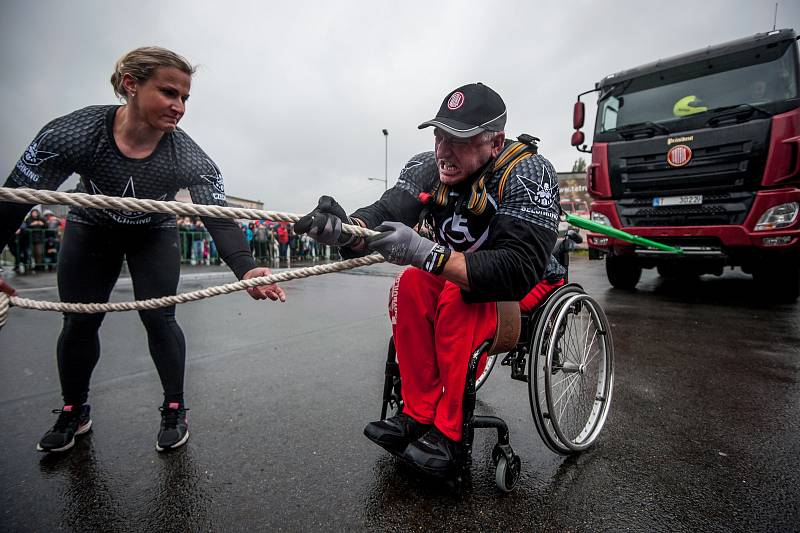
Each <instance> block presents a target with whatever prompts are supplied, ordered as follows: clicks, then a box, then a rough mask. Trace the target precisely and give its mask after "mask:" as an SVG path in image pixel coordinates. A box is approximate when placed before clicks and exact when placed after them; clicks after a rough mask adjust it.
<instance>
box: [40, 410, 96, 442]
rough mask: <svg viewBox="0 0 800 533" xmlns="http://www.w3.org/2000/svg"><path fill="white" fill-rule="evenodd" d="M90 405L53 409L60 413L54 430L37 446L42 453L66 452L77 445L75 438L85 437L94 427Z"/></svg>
mask: <svg viewBox="0 0 800 533" xmlns="http://www.w3.org/2000/svg"><path fill="white" fill-rule="evenodd" d="M90 409H91V408H90V407H89V406H88V405H65V406H64V407H62V408H61V409H53V412H54V413H59V415H58V420H56V424H55V425H54V426H53V428H52V429H51V430H50V431H48V432H47V433H45V434H44V436H43V437H42V440H40V441H39V444H37V445H36V449H37V450H39V451H40V452H65V451H67V450H69V449H70V448H72V447H73V446H74V445H75V436H76V435H83V434H84V433H86V432H87V431H89V429H91V427H92V419H91V417H90V416H89V411H90Z"/></svg>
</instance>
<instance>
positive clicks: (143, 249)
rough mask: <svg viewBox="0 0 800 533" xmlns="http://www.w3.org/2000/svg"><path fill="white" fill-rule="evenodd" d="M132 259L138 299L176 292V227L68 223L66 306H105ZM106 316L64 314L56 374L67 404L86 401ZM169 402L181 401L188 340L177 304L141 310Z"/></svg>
mask: <svg viewBox="0 0 800 533" xmlns="http://www.w3.org/2000/svg"><path fill="white" fill-rule="evenodd" d="M123 257H126V258H127V261H128V269H129V270H130V274H131V279H132V280H133V293H134V295H135V297H136V299H137V300H143V299H146V298H157V297H161V296H169V295H173V294H175V292H176V290H177V288H178V279H179V278H180V243H179V240H178V230H177V228H147V227H116V228H105V227H100V226H90V225H86V224H80V223H75V222H68V223H67V226H66V228H65V231H64V237H63V240H62V243H61V249H60V251H59V257H58V292H59V295H60V297H61V301H63V302H77V303H90V302H107V301H108V298H109V295H110V294H111V290H112V289H113V288H114V285H115V284H116V282H117V278H118V277H119V273H120V270H121V269H122V259H123ZM104 317H105V313H97V314H83V313H64V328H63V329H62V330H61V335H60V336H59V338H58V348H57V355H58V373H59V376H60V379H61V391H62V394H63V396H64V403H65V404H66V405H80V404H83V403H86V400H87V399H88V395H89V379H90V378H91V376H92V371H93V370H94V367H95V365H96V364H97V361H98V359H99V358H100V338H99V335H98V330H99V329H100V324H101V323H102V322H103V318H104ZM139 317H140V318H141V320H142V323H143V324H144V327H145V329H146V330H147V341H148V344H149V347H150V355H151V357H152V358H153V362H154V363H155V365H156V369H157V370H158V375H159V377H160V378H161V385H162V386H163V388H164V402H165V404H166V403H167V402H180V403H183V374H184V369H185V365H186V342H185V340H184V338H183V332H182V331H181V328H180V326H178V323H177V322H176V321H175V306H174V305H173V306H170V307H162V308H160V309H154V310H146V311H139Z"/></svg>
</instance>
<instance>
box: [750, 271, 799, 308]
mask: <svg viewBox="0 0 800 533" xmlns="http://www.w3.org/2000/svg"><path fill="white" fill-rule="evenodd" d="M753 280H754V281H755V283H756V285H757V290H758V292H759V293H760V294H763V295H765V296H766V297H767V298H769V300H770V301H771V302H773V303H792V302H796V301H797V298H798V297H800V265H791V264H789V265H781V266H775V265H772V266H770V268H759V269H756V270H754V271H753Z"/></svg>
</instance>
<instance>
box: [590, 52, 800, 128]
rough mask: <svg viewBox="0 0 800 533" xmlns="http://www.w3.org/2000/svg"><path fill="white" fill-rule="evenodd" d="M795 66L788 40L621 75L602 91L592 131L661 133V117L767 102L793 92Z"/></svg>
mask: <svg viewBox="0 0 800 533" xmlns="http://www.w3.org/2000/svg"><path fill="white" fill-rule="evenodd" d="M776 52H778V53H776ZM769 55H771V56H772V57H771V59H770V58H769V57H767V58H766V59H767V61H765V60H764V59H765V56H769ZM797 72H798V67H797V48H796V45H795V44H794V43H791V44H790V45H788V46H787V47H786V48H785V50H780V51H773V52H772V54H769V53H764V54H762V53H757V52H756V51H750V52H749V53H740V54H737V56H735V57H734V56H730V57H722V58H717V59H716V60H714V61H713V62H709V61H703V62H697V63H692V64H689V65H682V66H680V67H676V68H674V69H671V70H670V71H662V72H657V73H654V74H649V75H646V76H642V77H640V78H633V79H630V80H625V81H621V82H620V83H618V84H617V85H614V86H611V87H606V88H605V90H604V92H603V93H602V94H601V97H600V101H599V102H598V114H597V121H596V123H595V124H596V125H595V133H604V132H611V131H615V130H618V129H619V133H620V134H622V133H623V132H625V131H634V130H636V131H638V130H640V129H642V130H647V131H650V132H653V133H652V134H656V133H665V132H666V130H665V129H664V124H665V123H667V125H666V126H667V127H669V123H670V122H673V121H682V120H683V119H685V118H686V117H690V116H694V115H699V114H700V113H706V115H705V116H709V115H710V114H713V112H714V111H715V110H719V109H720V108H731V107H735V106H739V105H743V104H748V105H750V106H755V107H758V108H759V109H764V106H765V105H766V106H767V108H769V107H770V106H769V104H771V103H775V102H784V101H786V100H789V99H793V98H797V97H798V87H797V76H798V74H797Z"/></svg>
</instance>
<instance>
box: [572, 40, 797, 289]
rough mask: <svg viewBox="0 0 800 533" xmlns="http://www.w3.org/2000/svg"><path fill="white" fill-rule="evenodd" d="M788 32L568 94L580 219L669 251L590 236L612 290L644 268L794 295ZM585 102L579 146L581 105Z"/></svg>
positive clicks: (792, 71) (633, 280)
mask: <svg viewBox="0 0 800 533" xmlns="http://www.w3.org/2000/svg"><path fill="white" fill-rule="evenodd" d="M797 39H798V37H797V36H796V35H795V32H794V31H793V30H791V29H784V30H774V31H771V32H766V33H759V34H756V35H754V36H752V37H747V38H744V39H739V40H736V41H731V42H727V43H723V44H720V45H717V46H710V47H707V48H703V49H701V50H697V51H694V52H689V53H686V54H682V55H679V56H675V57H671V58H669V59H662V60H658V61H656V62H654V63H649V64H647V65H642V66H640V67H636V68H633V69H630V70H624V71H622V72H618V73H616V74H612V75H610V76H606V77H605V78H603V79H602V80H601V81H599V82H598V83H596V84H595V88H594V89H593V90H591V91H586V92H584V93H581V94H580V95H578V101H577V102H576V103H575V107H574V110H573V127H574V129H575V130H576V131H575V132H574V133H573V136H572V145H573V146H575V147H576V148H577V149H578V150H580V151H583V152H591V154H592V163H591V165H590V166H589V167H588V169H587V187H588V190H589V194H590V195H591V196H592V198H593V202H592V205H591V214H590V216H591V219H592V220H594V221H595V222H598V223H601V224H605V225H608V226H612V227H614V228H618V229H622V230H624V231H627V232H629V233H632V234H635V235H640V236H642V237H647V238H650V239H653V240H655V241H659V242H662V243H664V244H669V245H673V246H678V247H680V248H681V249H682V250H683V252H684V253H682V254H674V253H670V252H662V251H657V250H652V249H649V248H643V247H639V246H636V245H633V244H629V243H627V242H622V241H619V240H617V239H613V238H609V237H606V236H604V235H601V234H596V233H590V234H589V235H588V246H589V253H590V257H591V258H593V259H601V258H602V257H605V261H606V273H607V275H608V279H609V281H610V282H611V284H612V285H613V286H614V287H618V288H622V289H633V288H634V287H635V286H636V284H637V283H638V282H639V279H640V277H641V274H642V269H644V268H657V269H658V272H659V274H660V275H662V276H667V277H678V278H686V277H693V276H698V275H701V274H717V275H720V274H722V272H723V270H724V269H725V268H726V267H734V266H738V267H741V269H742V270H743V271H744V272H746V273H750V274H752V275H753V278H754V280H755V282H756V283H757V284H759V285H760V286H762V288H763V290H764V292H763V294H764V295H765V296H767V295H768V296H770V297H771V299H773V300H778V301H788V302H792V301H795V300H797V298H798V293H799V292H800V221H799V220H798V218H800V217H798V211H800V93H799V92H798V82H799V81H800V67H798V49H797ZM591 93H597V117H596V120H595V126H594V139H593V143H592V145H591V148H587V146H586V144H584V134H583V132H582V131H581V128H582V127H583V124H584V117H585V106H584V103H583V102H582V101H581V97H582V96H584V95H587V94H591Z"/></svg>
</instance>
